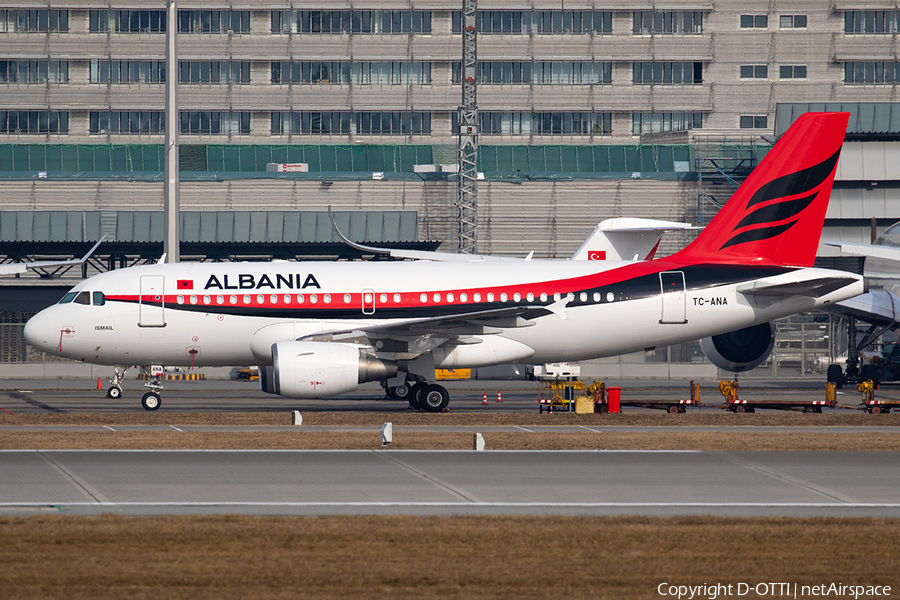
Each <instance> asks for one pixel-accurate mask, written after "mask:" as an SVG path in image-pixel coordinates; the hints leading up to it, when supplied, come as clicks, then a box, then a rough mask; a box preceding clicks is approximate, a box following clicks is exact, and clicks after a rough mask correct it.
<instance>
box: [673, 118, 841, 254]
mask: <svg viewBox="0 0 900 600" xmlns="http://www.w3.org/2000/svg"><path fill="white" fill-rule="evenodd" d="M848 119H849V113H806V114H804V115H801V116H800V118H798V119H797V120H796V122H794V124H793V125H792V126H791V127H790V129H788V130H787V131H786V132H785V133H784V135H782V136H781V138H780V139H779V140H778V142H777V143H776V144H775V146H774V147H773V148H772V150H770V151H769V153H768V154H767V155H766V156H765V158H764V159H763V160H762V162H761V163H760V164H759V166H757V167H756V169H754V170H753V172H752V173H751V174H750V176H749V177H748V178H747V180H746V181H745V182H744V183H743V185H741V186H740V187H739V188H738V190H737V191H736V192H735V193H734V195H733V196H732V197H731V199H730V200H729V201H728V202H727V203H726V204H725V206H724V207H723V208H722V209H721V210H720V211H719V214H717V215H716V216H715V218H714V219H713V220H712V221H710V223H709V225H707V226H706V229H704V230H703V231H702V232H701V233H700V235H699V236H697V239H696V240H694V242H693V243H691V244H690V245H689V246H687V247H686V248H685V249H684V250H682V251H680V252H678V253H677V254H675V255H673V256H672V257H671V258H672V259H677V260H680V261H684V262H686V263H693V264H697V263H735V264H761V265H779V266H780V265H788V266H798V267H811V266H812V265H813V262H814V261H815V258H816V250H817V249H818V246H819V238H820V237H821V235H822V224H823V222H824V220H825V212H826V210H827V209H828V200H829V198H830V197H831V186H832V184H833V182H834V174H835V169H836V167H837V162H838V158H839V156H840V153H841V145H842V144H843V142H844V134H845V132H846V130H847V121H848Z"/></svg>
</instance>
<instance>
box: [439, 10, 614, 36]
mask: <svg viewBox="0 0 900 600" xmlns="http://www.w3.org/2000/svg"><path fill="white" fill-rule="evenodd" d="M475 27H476V28H477V30H478V33H479V35H481V34H486V35H528V34H531V33H536V34H539V35H553V34H562V33H569V34H575V35H590V34H609V33H612V11H587V10H584V11H582V10H574V11H573V10H534V11H527V10H526V11H523V10H479V11H478V13H477V16H476V20H475ZM452 32H453V33H454V34H461V33H462V12H461V11H458V10H455V11H453V15H452Z"/></svg>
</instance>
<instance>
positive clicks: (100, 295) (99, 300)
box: [94, 292, 106, 306]
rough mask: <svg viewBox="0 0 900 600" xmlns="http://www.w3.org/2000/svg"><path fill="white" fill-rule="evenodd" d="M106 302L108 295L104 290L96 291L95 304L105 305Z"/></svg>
mask: <svg viewBox="0 0 900 600" xmlns="http://www.w3.org/2000/svg"><path fill="white" fill-rule="evenodd" d="M104 304H106V296H105V295H104V294H103V292H94V306H103V305H104Z"/></svg>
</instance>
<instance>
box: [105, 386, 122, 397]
mask: <svg viewBox="0 0 900 600" xmlns="http://www.w3.org/2000/svg"><path fill="white" fill-rule="evenodd" d="M106 397H107V398H112V399H113V400H118V399H119V398H121V397H122V388H120V387H119V386H117V385H114V386H112V387H110V388H109V389H108V390H106Z"/></svg>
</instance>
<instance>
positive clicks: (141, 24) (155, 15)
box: [88, 10, 166, 33]
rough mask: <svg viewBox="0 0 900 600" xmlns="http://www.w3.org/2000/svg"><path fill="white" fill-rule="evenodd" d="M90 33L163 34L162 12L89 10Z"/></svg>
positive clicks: (164, 16) (164, 20)
mask: <svg viewBox="0 0 900 600" xmlns="http://www.w3.org/2000/svg"><path fill="white" fill-rule="evenodd" d="M88 31H90V32H91V33H109V32H113V33H165V31H166V11H164V10H91V11H88Z"/></svg>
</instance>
